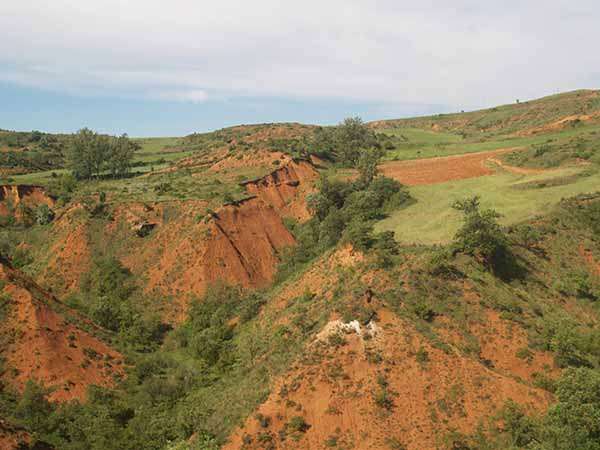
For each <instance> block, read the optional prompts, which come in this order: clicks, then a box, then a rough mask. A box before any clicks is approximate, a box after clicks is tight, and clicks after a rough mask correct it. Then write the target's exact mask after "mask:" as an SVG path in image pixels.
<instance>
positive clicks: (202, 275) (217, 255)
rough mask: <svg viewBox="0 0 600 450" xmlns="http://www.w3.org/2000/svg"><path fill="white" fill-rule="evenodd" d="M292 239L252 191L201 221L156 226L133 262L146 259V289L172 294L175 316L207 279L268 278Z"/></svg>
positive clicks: (246, 282)
mask: <svg viewBox="0 0 600 450" xmlns="http://www.w3.org/2000/svg"><path fill="white" fill-rule="evenodd" d="M294 242H295V241H294V237H293V236H292V235H291V233H290V232H289V231H288V230H287V228H286V227H285V225H284V223H283V221H282V219H281V217H280V216H279V214H278V213H277V211H276V210H275V209H274V208H273V207H272V206H270V205H267V204H266V203H265V202H263V201H262V200H261V199H260V198H256V197H255V198H250V199H248V200H245V201H242V202H239V203H237V204H232V205H228V206H224V207H222V208H221V209H219V210H218V211H217V212H216V213H214V214H213V215H212V217H211V218H210V219H209V220H207V222H206V223H203V222H200V223H198V222H197V221H192V220H189V219H186V218H181V219H179V220H178V221H175V222H171V223H169V225H168V226H165V227H160V228H159V229H157V231H156V234H155V235H153V238H152V239H151V240H149V241H145V242H144V244H143V245H144V248H141V249H140V250H139V251H138V252H137V253H136V257H137V259H138V260H137V262H136V263H137V264H140V263H141V264H142V265H144V264H148V265H149V267H148V268H147V269H144V271H145V273H146V274H147V276H148V284H147V289H148V290H149V291H158V292H163V293H166V294H171V295H173V296H174V297H175V303H174V304H173V305H172V310H171V311H169V312H168V314H167V316H170V317H171V318H172V319H173V320H175V321H178V320H181V319H183V318H184V317H185V311H186V305H187V301H188V300H189V297H190V295H196V296H200V295H202V294H203V293H204V292H205V291H206V288H207V287H208V286H210V285H211V284H215V283H217V282H219V281H223V282H227V283H234V284H240V285H242V286H246V287H262V286H265V285H266V284H268V283H269V282H270V281H271V280H272V279H273V276H274V274H275V272H276V270H277V264H278V262H279V257H278V255H279V253H280V252H281V251H283V249H284V248H285V247H289V246H291V245H294ZM132 258H133V257H132ZM140 258H143V259H144V261H143V260H141V259H140ZM134 271H135V269H134Z"/></svg>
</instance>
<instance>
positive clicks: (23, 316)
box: [0, 259, 124, 401]
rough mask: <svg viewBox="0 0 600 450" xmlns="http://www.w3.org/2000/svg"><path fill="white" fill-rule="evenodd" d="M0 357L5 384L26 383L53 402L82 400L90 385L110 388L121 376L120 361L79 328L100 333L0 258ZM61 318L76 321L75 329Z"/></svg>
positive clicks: (108, 349)
mask: <svg viewBox="0 0 600 450" xmlns="http://www.w3.org/2000/svg"><path fill="white" fill-rule="evenodd" d="M0 281H1V284H2V290H1V291H0V293H1V294H2V298H1V301H2V302H3V303H4V304H3V305H2V306H3V309H4V310H5V311H6V315H5V317H4V320H3V321H2V323H0V339H1V340H2V344H3V345H2V347H1V348H0V352H1V354H2V357H3V358H4V359H5V362H6V367H7V368H8V370H7V371H6V372H5V374H4V376H3V378H4V381H5V382H6V383H8V384H9V385H11V386H13V387H15V388H16V389H18V390H22V389H23V388H24V386H25V383H26V382H27V380H28V379H33V380H37V381H39V382H41V383H43V384H44V386H46V387H49V388H52V389H53V391H52V393H51V394H50V396H49V398H50V399H51V400H53V401H66V400H72V399H80V400H82V399H84V398H85V392H86V389H87V387H88V386H89V385H90V384H94V385H98V386H111V385H113V384H114V382H115V377H120V376H123V373H124V371H123V357H122V355H121V354H120V353H119V352H117V351H115V350H113V349H111V348H110V347H109V346H108V345H107V344H105V343H104V342H102V341H101V340H100V339H99V338H97V337H94V336H93V335H92V334H90V333H89V332H87V331H84V330H83V329H82V328H80V325H87V326H88V328H89V329H90V330H96V331H100V329H98V328H97V327H95V326H94V325H93V324H91V323H90V322H89V321H87V320H86V319H84V318H82V317H80V316H78V315H77V314H76V313H75V312H73V311H70V310H69V309H68V308H67V307H66V306H65V305H63V304H61V303H60V302H59V301H58V300H57V299H56V298H55V297H54V296H53V295H51V294H50V293H49V292H47V291H46V290H44V289H43V288H41V287H40V286H39V285H38V284H37V283H35V282H34V281H33V280H32V279H31V278H29V277H28V276H26V275H25V274H23V273H22V272H20V271H18V270H16V269H14V268H13V267H11V265H10V264H9V263H8V261H6V260H4V259H0ZM65 314H67V315H69V316H70V317H71V318H73V317H74V318H76V319H77V323H78V325H77V326H76V325H74V324H73V323H72V321H71V320H68V319H67V317H66V316H65Z"/></svg>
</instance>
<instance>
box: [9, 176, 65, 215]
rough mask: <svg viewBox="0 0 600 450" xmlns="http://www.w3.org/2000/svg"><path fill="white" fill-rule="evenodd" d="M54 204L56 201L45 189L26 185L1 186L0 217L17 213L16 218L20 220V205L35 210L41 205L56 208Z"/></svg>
mask: <svg viewBox="0 0 600 450" xmlns="http://www.w3.org/2000/svg"><path fill="white" fill-rule="evenodd" d="M54 203H55V202H54V199H53V198H52V197H50V196H49V195H48V194H46V192H45V191H44V188H42V187H40V186H30V185H25V184H12V185H11V184H4V185H0V216H6V215H9V214H11V212H12V211H15V216H16V217H17V218H20V213H19V211H18V208H17V207H18V206H19V205H24V206H27V207H30V208H35V207H36V206H38V205H41V204H45V205H48V206H54Z"/></svg>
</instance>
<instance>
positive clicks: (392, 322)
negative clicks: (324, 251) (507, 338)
mask: <svg viewBox="0 0 600 450" xmlns="http://www.w3.org/2000/svg"><path fill="white" fill-rule="evenodd" d="M377 316H378V319H377V320H376V321H372V322H369V324H367V326H364V325H361V324H360V323H359V322H353V323H350V324H343V323H342V322H340V321H334V322H330V323H329V324H328V326H326V327H325V329H324V330H323V331H322V332H321V333H319V334H318V336H317V340H316V341H314V342H313V343H312V344H311V345H310V346H309V347H308V348H307V349H306V352H305V355H304V358H303V359H302V360H301V361H299V362H298V363H296V364H295V365H294V367H292V369H291V371H290V372H288V373H287V374H286V375H285V376H284V377H282V378H281V379H279V380H278V381H277V382H276V383H275V386H274V388H273V391H272V392H273V393H272V394H271V396H270V397H269V399H268V400H267V401H266V402H265V403H263V404H262V405H261V407H260V408H259V409H258V410H257V412H256V414H255V415H253V416H252V417H250V418H249V419H248V420H247V421H246V423H245V425H244V427H243V428H242V429H241V430H239V431H238V432H237V433H236V434H235V435H234V436H233V438H232V440H231V443H230V444H229V445H227V446H226V447H225V448H227V449H237V448H242V447H244V445H243V444H244V443H245V444H246V446H245V447H244V448H257V449H258V448H265V447H267V448H298V449H300V448H311V449H326V448H330V447H332V446H335V445H334V444H336V443H337V445H340V446H343V447H344V446H349V447H350V448H361V449H380V448H388V446H389V445H390V444H391V443H393V442H394V441H396V442H398V443H399V444H402V445H404V446H405V448H407V449H411V450H412V449H430V448H431V449H433V448H437V446H438V445H439V444H440V443H441V439H442V438H443V436H444V434H445V433H448V432H450V431H452V430H458V431H460V432H462V433H470V432H473V431H474V430H475V428H476V426H477V424H478V423H479V421H480V420H482V419H485V418H486V417H487V416H488V415H490V414H491V413H493V412H494V411H498V410H499V409H500V408H501V407H502V406H503V404H504V403H505V402H506V401H507V400H509V399H512V400H514V401H516V402H518V403H520V404H522V405H523V406H524V407H525V409H526V410H528V411H529V412H536V411H540V410H544V409H545V408H546V407H547V406H548V404H549V403H550V401H551V400H552V396H551V395H550V394H549V393H548V392H545V391H543V390H541V389H539V388H533V387H531V386H528V385H527V384H524V383H522V382H520V381H519V380H518V379H517V378H516V377H514V375H515V374H511V373H508V374H502V373H499V372H498V371H496V370H491V369H489V368H488V367H486V366H485V365H484V364H483V363H481V362H478V361H476V360H473V359H470V358H467V357H465V356H464V355H462V354H461V352H459V351H458V350H457V349H454V348H450V349H446V350H443V349H440V348H436V347H434V346H432V345H431V343H429V342H427V340H426V339H424V338H423V337H422V336H420V334H419V333H418V332H416V330H415V329H414V328H413V326H412V325H410V324H409V323H407V322H405V321H402V320H399V319H398V317H396V316H395V315H394V314H392V313H390V312H389V311H386V310H385V309H380V310H378V311H377ZM500 352H502V349H500ZM417 355H427V356H426V360H425V357H423V356H421V359H419V356H417ZM519 365H520V366H521V368H526V367H527V363H526V362H524V361H522V360H521V361H520V364H519ZM518 369H519V368H517V370H518ZM511 375H513V376H511ZM257 417H258V418H259V419H257ZM294 417H302V418H303V421H304V422H305V423H306V425H305V426H304V428H305V429H298V426H297V425H295V421H296V422H299V421H298V419H294ZM265 423H268V425H267V426H265ZM344 448H345V447H344ZM390 448H394V447H390Z"/></svg>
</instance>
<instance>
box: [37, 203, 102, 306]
mask: <svg viewBox="0 0 600 450" xmlns="http://www.w3.org/2000/svg"><path fill="white" fill-rule="evenodd" d="M52 234H53V244H52V245H51V247H50V250H49V252H48V262H47V264H46V265H45V269H44V271H43V273H42V274H41V277H40V281H41V282H42V284H44V286H51V287H52V289H53V290H54V292H56V293H57V294H59V295H66V294H69V293H71V292H73V291H75V290H77V289H78V287H79V282H80V280H81V277H82V275H83V274H84V273H86V272H87V271H88V270H89V268H90V266H91V251H90V238H89V230H88V223H87V217H86V215H85V214H84V209H83V206H81V205H75V206H73V207H72V208H70V209H69V210H67V211H66V212H64V213H63V214H62V215H61V216H60V217H59V218H58V219H56V220H55V221H54V223H53V224H52Z"/></svg>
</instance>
